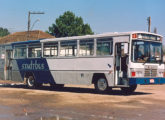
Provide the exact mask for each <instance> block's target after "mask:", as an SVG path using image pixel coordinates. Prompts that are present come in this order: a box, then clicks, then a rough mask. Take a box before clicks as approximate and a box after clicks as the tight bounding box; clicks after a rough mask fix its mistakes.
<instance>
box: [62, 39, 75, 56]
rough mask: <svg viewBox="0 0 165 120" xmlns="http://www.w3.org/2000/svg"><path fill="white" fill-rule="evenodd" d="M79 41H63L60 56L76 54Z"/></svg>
mask: <svg viewBox="0 0 165 120" xmlns="http://www.w3.org/2000/svg"><path fill="white" fill-rule="evenodd" d="M76 54H77V41H76V40H75V41H62V42H61V47H60V56H76Z"/></svg>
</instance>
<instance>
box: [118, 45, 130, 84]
mask: <svg viewBox="0 0 165 120" xmlns="http://www.w3.org/2000/svg"><path fill="white" fill-rule="evenodd" d="M127 62H128V43H116V45H115V85H125V84H126V81H127V71H128V66H127Z"/></svg>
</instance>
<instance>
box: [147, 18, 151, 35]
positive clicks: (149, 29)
mask: <svg viewBox="0 0 165 120" xmlns="http://www.w3.org/2000/svg"><path fill="white" fill-rule="evenodd" d="M147 22H148V32H151V17H150V16H149V17H148V18H147Z"/></svg>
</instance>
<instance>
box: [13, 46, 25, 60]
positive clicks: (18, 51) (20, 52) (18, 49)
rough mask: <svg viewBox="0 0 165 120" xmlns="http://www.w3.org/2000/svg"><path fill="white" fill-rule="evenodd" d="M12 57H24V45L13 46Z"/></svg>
mask: <svg viewBox="0 0 165 120" xmlns="http://www.w3.org/2000/svg"><path fill="white" fill-rule="evenodd" d="M14 58H26V45H21V46H15V49H14Z"/></svg>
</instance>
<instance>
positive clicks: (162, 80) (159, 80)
mask: <svg viewBox="0 0 165 120" xmlns="http://www.w3.org/2000/svg"><path fill="white" fill-rule="evenodd" d="M164 83H165V78H129V85H135V84H141V85H148V84H164Z"/></svg>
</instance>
